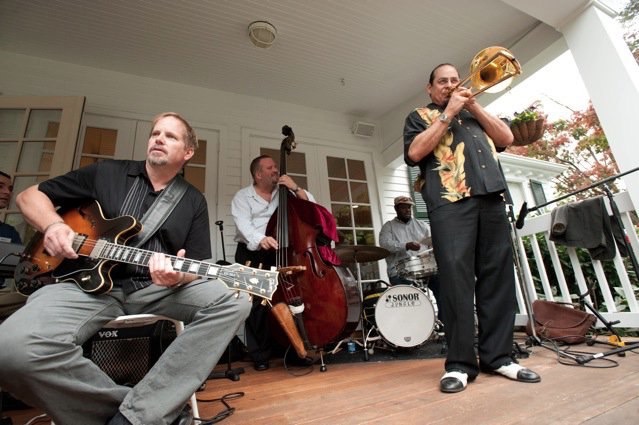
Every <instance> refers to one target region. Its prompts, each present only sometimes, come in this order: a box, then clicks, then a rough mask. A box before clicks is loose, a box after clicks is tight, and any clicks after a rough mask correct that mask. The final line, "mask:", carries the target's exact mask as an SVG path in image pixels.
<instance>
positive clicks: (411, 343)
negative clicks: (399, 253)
mask: <svg viewBox="0 0 639 425" xmlns="http://www.w3.org/2000/svg"><path fill="white" fill-rule="evenodd" d="M375 322H376V324H377V329H378V331H379V333H380V335H381V336H382V338H384V340H386V341H387V342H389V343H390V344H393V345H395V346H397V347H416V346H418V345H420V344H422V343H424V342H425V341H426V340H427V339H428V337H430V335H431V334H432V332H433V329H434V327H435V310H434V308H433V305H432V304H431V302H430V300H429V299H428V296H427V295H426V293H424V291H422V290H421V289H419V288H415V287H413V286H408V285H396V286H393V287H392V288H389V289H387V290H386V291H385V292H384V293H383V294H381V295H380V296H379V299H378V301H377V305H376V306H375Z"/></svg>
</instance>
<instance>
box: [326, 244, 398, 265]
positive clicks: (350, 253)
mask: <svg viewBox="0 0 639 425" xmlns="http://www.w3.org/2000/svg"><path fill="white" fill-rule="evenodd" d="M335 253H336V254H337V256H338V257H339V258H340V260H342V261H343V262H345V263H369V262H371V261H377V260H381V259H382V258H386V257H388V255H389V254H390V251H389V250H387V249H385V248H382V247H379V246H374V245H337V246H336V247H335Z"/></svg>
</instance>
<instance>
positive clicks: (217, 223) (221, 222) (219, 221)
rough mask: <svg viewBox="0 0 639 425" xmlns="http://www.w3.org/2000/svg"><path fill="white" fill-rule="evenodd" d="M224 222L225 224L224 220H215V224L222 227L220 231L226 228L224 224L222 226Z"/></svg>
mask: <svg viewBox="0 0 639 425" xmlns="http://www.w3.org/2000/svg"><path fill="white" fill-rule="evenodd" d="M222 224H224V222H223V221H222V220H218V221H216V222H215V225H216V226H219V227H220V231H221V230H222V229H224V226H222Z"/></svg>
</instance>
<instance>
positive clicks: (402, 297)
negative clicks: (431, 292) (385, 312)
mask: <svg viewBox="0 0 639 425" xmlns="http://www.w3.org/2000/svg"><path fill="white" fill-rule="evenodd" d="M417 300H419V294H418V293H416V292H414V293H412V294H397V295H394V294H393V295H390V296H389V297H388V299H387V300H386V301H387V302H395V303H401V302H407V301H417Z"/></svg>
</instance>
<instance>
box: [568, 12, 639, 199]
mask: <svg viewBox="0 0 639 425" xmlns="http://www.w3.org/2000/svg"><path fill="white" fill-rule="evenodd" d="M560 30H561V32H562V33H563V35H564V38H565V39H566V43H567V44H568V47H569V48H570V51H571V52H572V55H573V57H574V59H575V62H576V64H577V67H578V68H579V73H580V74H581V77H582V78H583V81H584V84H585V86H586V89H587V90H588V93H589V95H590V98H591V100H592V103H593V106H594V107H595V109H596V111H597V115H598V116H599V120H600V122H601V125H602V127H603V129H604V131H605V133H606V137H607V138H608V142H609V144H610V148H611V149H612V152H613V154H614V156H615V160H616V161H617V164H618V165H619V168H620V170H621V172H625V171H629V170H631V169H633V168H636V167H638V166H639V159H638V158H639V134H637V129H636V128H635V125H636V124H637V122H639V66H638V65H637V62H636V61H635V59H634V57H633V56H632V54H631V53H630V51H629V49H628V47H627V45H626V44H625V42H624V40H623V36H622V30H621V26H620V25H619V23H617V21H615V20H614V19H613V18H612V17H610V16H609V15H607V14H606V13H604V12H603V11H602V10H601V9H599V8H598V7H596V6H595V5H591V6H589V7H587V8H586V9H584V11H583V12H582V13H581V14H579V15H577V16H576V17H575V18H574V19H573V20H571V21H569V22H567V23H565V24H564V25H563V26H562V28H560ZM623 181H624V182H625V184H626V187H627V189H628V192H629V194H630V197H631V199H632V202H633V204H634V207H635V209H637V208H639V171H638V172H635V173H631V174H629V175H627V176H624V177H623Z"/></svg>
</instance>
